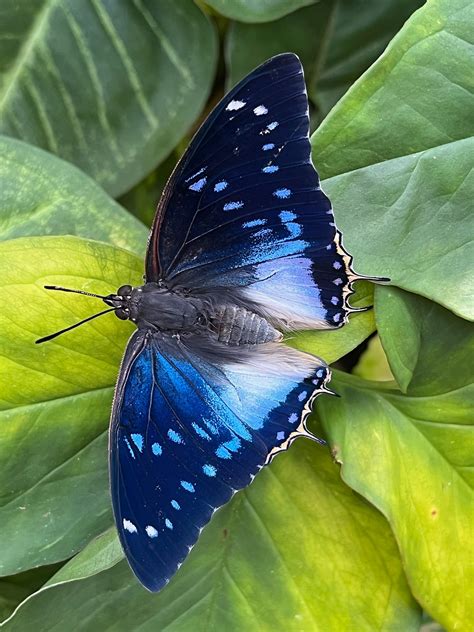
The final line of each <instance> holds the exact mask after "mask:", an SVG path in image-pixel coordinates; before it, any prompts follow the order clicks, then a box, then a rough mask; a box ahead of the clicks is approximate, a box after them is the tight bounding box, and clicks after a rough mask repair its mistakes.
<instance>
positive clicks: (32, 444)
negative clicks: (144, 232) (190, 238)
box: [0, 237, 143, 575]
mask: <svg viewBox="0 0 474 632" xmlns="http://www.w3.org/2000/svg"><path fill="white" fill-rule="evenodd" d="M142 265H143V264H142V261H141V259H139V258H138V257H136V256H134V255H132V254H130V253H128V252H126V251H124V250H119V249H117V248H113V247H112V246H108V245H106V244H102V243H99V242H92V241H85V240H82V239H79V238H77V237H32V238H25V239H15V240H11V241H8V242H3V243H1V244H0V269H1V270H2V275H1V284H2V288H3V291H4V293H5V294H8V301H5V306H4V308H3V309H2V310H1V314H0V331H1V334H0V335H1V347H2V357H1V359H0V392H1V400H0V408H1V411H0V461H1V462H2V467H1V468H0V477H1V482H0V498H1V508H0V523H1V525H2V534H3V537H5V540H6V541H8V543H9V545H8V547H2V553H1V555H0V573H1V574H2V575H8V574H10V573H17V572H19V571H22V570H24V569H27V568H31V567H32V566H35V565H39V564H48V563H51V562H54V561H57V560H60V559H64V558H66V557H69V556H71V555H72V554H73V553H75V552H76V551H77V550H79V549H80V548H81V547H82V546H84V544H86V542H87V541H88V540H90V538H91V537H93V536H94V535H97V534H98V533H100V532H101V531H102V530H103V529H104V528H106V527H107V526H109V525H110V523H111V515H110V509H109V501H108V483H107V460H106V452H107V441H106V435H105V431H106V428H107V421H108V416H109V410H110V403H111V399H112V390H113V385H114V382H115V379H116V375H117V367H118V365H119V362H120V358H121V355H122V353H123V350H124V348H125V343H126V340H127V335H129V334H130V332H131V330H132V326H131V325H130V324H129V323H123V322H121V321H119V320H118V319H117V318H115V316H114V315H113V314H108V315H106V316H103V317H102V318H100V319H98V320H94V321H93V322H92V323H88V324H86V325H83V326H82V327H81V328H80V329H78V330H76V331H73V332H70V333H68V334H66V335H64V336H62V337H60V338H57V339H56V340H55V341H53V342H50V343H46V344H44V345H42V346H37V345H35V344H34V341H35V339H36V338H37V337H39V336H42V335H45V334H48V333H51V332H54V331H56V330H58V329H61V328H62V327H65V326H67V325H68V324H72V323H74V322H76V321H78V320H80V319H81V318H84V317H86V316H88V315H90V314H91V313H94V312H95V311H99V309H100V305H99V304H98V301H96V300H94V299H90V298H87V297H82V296H77V295H69V294H57V293H53V292H47V291H46V290H44V289H43V285H44V284H46V283H49V284H55V283H56V284H61V285H66V286H68V287H77V288H81V289H85V290H90V291H95V292H99V293H109V292H110V291H114V290H115V289H116V288H117V287H118V286H119V285H121V284H123V283H139V281H140V278H141V273H142ZM102 307H103V305H102Z"/></svg>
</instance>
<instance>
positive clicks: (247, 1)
mask: <svg viewBox="0 0 474 632" xmlns="http://www.w3.org/2000/svg"><path fill="white" fill-rule="evenodd" d="M316 1H317V0H206V4H208V5H209V6H210V7H212V8H213V9H215V10H216V11H218V12H219V13H221V14H222V15H225V16H226V17H228V18H232V19H233V20H239V21H240V22H269V21H270V20H276V19H278V18H281V17H282V16H284V15H287V14H288V13H291V12H292V11H296V9H300V8H301V7H306V6H307V5H309V4H313V3H314V2H316Z"/></svg>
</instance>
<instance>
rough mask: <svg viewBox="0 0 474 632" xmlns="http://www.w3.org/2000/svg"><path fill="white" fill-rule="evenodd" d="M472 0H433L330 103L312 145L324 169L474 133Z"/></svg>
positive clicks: (330, 171) (333, 170)
mask: <svg viewBox="0 0 474 632" xmlns="http://www.w3.org/2000/svg"><path fill="white" fill-rule="evenodd" d="M473 19H474V4H473V3H472V2H471V0H428V2H427V3H426V5H425V6H424V7H422V8H421V9H420V10H419V11H417V12H416V13H415V14H414V15H413V16H412V17H411V18H410V20H408V22H407V24H406V25H405V27H404V28H403V29H402V30H401V31H400V33H399V34H398V35H397V36H396V37H395V38H394V39H393V41H392V42H391V43H390V45H389V46H388V48H387V50H386V51H385V53H384V54H383V55H382V56H381V57H380V59H379V60H378V61H377V62H376V63H375V64H374V65H373V66H372V67H371V68H370V69H369V70H368V71H367V73H365V74H364V75H363V76H362V77H361V79H360V80H359V81H358V82H357V83H356V84H355V85H354V87H353V88H352V89H351V90H350V91H349V92H348V93H347V94H346V95H345V97H344V98H343V99H341V101H340V102H339V103H338V104H337V106H336V107H335V108H334V109H333V110H332V111H331V114H330V115H329V116H328V117H327V119H326V120H325V122H324V125H322V126H321V127H320V128H319V129H318V131H317V132H316V134H315V135H314V136H313V145H314V148H315V153H316V155H317V164H318V165H319V168H320V170H321V173H322V176H323V177H324V178H328V177H331V176H335V175H337V174H341V173H345V172H346V171H352V170H354V169H359V168H361V167H366V166H368V165H372V164H375V163H380V162H383V161H385V160H388V159H391V158H398V157H400V156H408V155H411V154H415V153H416V152H420V151H423V150H425V149H429V148H435V147H438V146H440V145H444V144H445V143H453V142H454V141H457V140H461V139H464V138H467V137H470V136H472V135H473V128H474V119H473V117H472V111H473V109H474V96H473V83H474V75H473V73H472V63H473V50H472V46H471V45H470V42H471V40H472V29H471V24H472V21H473Z"/></svg>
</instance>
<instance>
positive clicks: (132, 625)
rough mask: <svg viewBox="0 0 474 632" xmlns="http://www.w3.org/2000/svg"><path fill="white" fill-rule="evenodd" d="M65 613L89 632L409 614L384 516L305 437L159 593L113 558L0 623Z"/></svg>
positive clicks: (317, 627)
mask: <svg viewBox="0 0 474 632" xmlns="http://www.w3.org/2000/svg"><path fill="white" fill-rule="evenodd" d="M298 481H300V484H298ZM289 525H291V527H290V530H289ZM336 560H337V562H336ZM73 563H74V561H73V562H71V563H70V564H73ZM65 569H66V567H64V569H63V571H64V570H65ZM63 571H60V573H61V572H63ZM58 576H59V574H58ZM79 576H80V575H79ZM53 582H54V579H53ZM337 586H339V587H340V589H337V590H336V589H335V587H337ZM71 617H73V618H74V620H75V621H79V622H80V623H79V629H81V630H91V631H92V630H97V629H101V628H103V627H109V626H112V627H113V628H114V629H115V630H130V629H137V628H138V627H140V628H141V629H144V630H157V629H159V630H162V629H165V628H166V627H169V628H171V629H175V630H180V631H181V630H182V631H184V630H222V629H225V628H228V629H230V630H237V629H239V630H240V629H242V630H249V631H253V630H262V629H265V630H266V629H268V630H270V629H272V630H283V629H285V630H314V631H315V632H317V631H321V632H331V631H333V630H334V631H339V630H348V629H359V630H369V629H370V630H378V629H380V630H381V629H384V630H388V629H403V630H404V632H410V631H412V630H413V631H417V630H418V629H419V621H420V613H419V609H418V606H417V605H416V603H415V602H414V600H413V599H412V597H411V595H410V593H409V590H408V587H407V584H406V581H405V578H404V575H403V572H402V569H401V566H400V560H399V557H398V554H397V550H396V545H395V542H394V540H393V538H392V536H391V533H390V530H389V529H388V527H387V524H386V522H385V520H384V519H383V518H382V517H381V516H380V514H379V513H378V512H377V511H376V510H375V509H374V508H373V507H370V506H369V505H368V504H367V503H365V502H363V501H361V500H360V498H359V497H358V496H356V495H355V494H353V493H352V492H351V491H350V490H349V489H348V488H347V487H346V486H345V485H343V484H342V483H341V481H340V479H339V474H338V470H337V467H336V466H335V465H334V464H333V463H332V461H331V459H330V458H329V455H328V453H327V450H326V449H324V448H320V447H316V446H315V445H313V444H310V443H309V442H304V441H299V442H297V444H296V445H295V446H294V447H293V448H292V450H291V452H288V453H286V454H285V455H282V456H279V457H278V458H277V459H276V461H275V463H273V464H272V465H271V466H270V467H269V468H266V469H265V470H264V471H262V473H261V474H260V475H259V476H258V478H257V479H256V480H255V482H254V483H253V484H252V485H251V486H250V487H249V488H248V489H247V490H246V491H245V492H241V493H239V494H237V496H235V497H234V499H233V500H232V502H231V503H230V504H229V505H227V506H226V508H224V509H223V510H221V511H219V512H218V513H217V514H216V515H215V516H214V518H213V520H212V522H211V524H210V525H209V526H208V527H207V528H206V529H205V530H204V532H203V534H202V536H201V539H200V541H199V543H198V544H197V546H196V547H195V549H194V551H193V552H192V553H191V555H190V557H189V559H188V560H187V561H186V562H185V564H184V565H183V567H182V568H181V569H180V571H179V572H178V574H177V575H176V576H175V578H174V579H173V580H172V582H171V583H170V585H169V586H168V587H167V588H166V589H165V590H163V591H162V592H161V593H159V594H158V595H150V594H149V593H147V592H146V591H145V590H144V589H143V588H141V587H140V586H139V584H138V582H137V581H136V580H135V579H134V578H133V577H132V576H131V573H130V571H129V569H128V567H127V565H126V563H125V562H122V563H120V564H118V565H116V566H114V567H113V568H111V569H110V570H108V571H106V572H103V573H100V574H98V575H95V576H93V577H90V578H89V579H86V580H83V581H81V582H78V583H77V582H76V583H73V584H64V585H62V586H56V587H52V588H50V589H49V590H43V591H42V592H39V593H37V594H36V595H33V596H32V597H31V598H30V599H29V600H28V601H26V602H25V603H24V604H23V605H22V606H20V608H19V609H18V610H17V613H16V614H15V616H14V617H13V618H12V619H10V621H9V623H7V624H6V625H5V629H6V630H8V631H10V630H21V631H22V632H28V630H31V629H33V626H34V629H35V632H41V631H42V630H45V631H46V630H48V631H49V630H51V629H55V628H56V629H63V628H64V627H67V625H68V622H70V620H71Z"/></svg>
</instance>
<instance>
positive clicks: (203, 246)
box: [41, 53, 381, 591]
mask: <svg viewBox="0 0 474 632" xmlns="http://www.w3.org/2000/svg"><path fill="white" fill-rule="evenodd" d="M351 263H352V258H351V257H350V255H349V254H348V253H347V252H346V251H345V249H344V248H343V246H342V241H341V233H340V232H339V231H338V230H337V228H336V226H335V222H334V216H333V213H332V208H331V204H330V201H329V199H328V198H327V196H326V195H325V194H324V192H323V191H322V190H321V186H320V182H319V177H318V174H317V172H316V169H315V168H314V166H313V164H312V161H311V145H310V141H309V117H308V99H307V94H306V88H305V83H304V77H303V69H302V66H301V63H300V61H299V59H298V58H297V57H296V55H293V54H291V53H288V54H283V55H278V56H276V57H273V58H272V59H270V60H268V61H267V62H266V63H264V64H262V65H261V66H259V67H258V68H256V69H255V70H254V71H253V72H252V73H250V74H249V75H248V76H247V77H246V78H245V79H243V80H242V81H241V82H240V83H239V84H238V85H237V86H236V87H235V88H234V89H233V90H232V91H231V92H230V93H229V94H228V95H226V97H224V99H223V100H222V101H221V103H219V104H218V105H217V106H216V108H215V109H214V110H213V112H212V113H211V114H210V115H209V117H208V118H207V120H206V121H205V122H204V124H203V125H202V126H201V128H200V129H199V131H198V132H197V134H196V135H195V137H194V138H193V140H192V141H191V144H190V146H189V148H188V149H187V151H186V152H185V154H184V156H183V157H182V158H181V160H180V162H179V163H178V165H177V167H176V169H175V171H174V172H173V174H172V176H171V178H170V180H169V181H168V183H167V185H166V187H165V190H164V192H163V195H162V198H161V200H160V203H159V205H158V209H157V213H156V216H155V220H154V223H153V226H152V229H151V233H150V239H149V243H148V249H147V254H146V260H145V284H144V285H143V286H141V287H137V288H132V287H131V286H129V285H126V286H122V287H121V288H119V290H118V291H117V293H116V294H115V295H109V296H107V297H99V298H102V299H103V300H104V301H105V303H106V304H107V305H108V306H109V307H110V308H111V309H110V310H106V311H112V310H115V313H116V315H117V316H118V317H119V318H121V319H130V320H131V321H132V322H134V323H135V324H136V326H137V331H136V332H135V333H134V334H133V336H132V337H131V339H130V341H129V343H128V345H127V349H126V352H125V355H124V359H123V361H122V365H121V369H120V374H119V378H118V381H117V386H116V391H115V397H114V404H113V409H112V417H111V424H110V444H109V446H110V447H109V460H110V482H111V493H112V503H113V508H114V515H115V520H116V525H117V529H118V533H119V536H120V540H121V543H122V546H123V549H124V551H125V554H126V556H127V559H128V562H129V564H130V566H131V568H132V570H133V571H134V573H135V574H136V576H137V577H138V578H139V580H140V581H141V582H142V583H143V585H144V586H146V587H147V588H148V589H150V590H153V591H157V590H160V589H161V588H162V587H163V586H165V585H166V584H167V583H168V581H169V580H170V578H171V577H172V576H173V574H174V573H175V572H176V570H177V569H178V568H179V566H180V565H181V563H182V562H183V560H184V559H185V557H186V556H187V555H188V553H189V551H190V549H191V548H192V546H193V545H194V543H195V542H196V540H197V538H198V536H199V533H200V531H201V529H202V528H203V527H204V525H205V524H206V523H207V522H208V521H209V520H210V518H211V517H212V514H213V512H214V511H215V510H216V509H217V508H218V507H220V506H222V505H223V504H225V503H226V502H227V501H228V500H229V499H230V498H231V497H232V495H233V494H234V493H235V492H236V491H237V490H239V489H242V488H244V487H245V486H246V485H248V484H249V483H250V482H251V481H252V480H253V478H254V477H255V475H256V474H257V473H258V471H259V470H260V469H261V468H262V467H263V466H264V465H266V464H268V463H269V462H270V461H271V459H272V458H273V457H274V456H275V455H276V454H278V453H279V452H281V451H283V450H286V449H287V448H288V447H289V445H290V444H291V443H292V442H293V441H294V440H295V439H296V438H298V437H304V436H306V437H308V436H312V435H310V433H309V432H308V430H307V428H306V420H307V417H308V415H309V413H310V411H311V406H312V405H313V402H314V400H315V398H316V397H317V396H318V395H319V394H321V393H324V392H326V393H327V392H330V391H328V389H327V388H326V384H327V382H328V380H329V379H330V370H329V368H328V367H327V365H326V364H325V362H324V361H323V360H321V359H320V358H317V357H316V356H313V355H310V354H306V353H302V352H300V351H296V350H294V349H291V348H289V347H287V346H285V345H284V344H282V342H281V340H282V332H286V331H292V330H295V329H334V328H338V327H341V326H342V325H344V323H346V322H347V320H348V316H349V314H350V313H351V312H353V311H360V310H357V309H354V308H352V307H351V306H350V305H349V302H348V298H349V296H350V295H351V293H352V292H353V288H352V284H353V282H354V281H356V280H357V279H358V278H364V277H360V276H357V275H356V274H355V273H354V271H353V270H352V267H351ZM370 280H375V281H377V280H381V279H377V278H375V279H374V278H372V279H370ZM50 289H59V288H55V287H52V288H50ZM82 293H84V292H82ZM102 313H104V312H102ZM50 338H51V336H49V337H46V338H43V339H41V341H44V340H47V339H50ZM313 438H314V437H313Z"/></svg>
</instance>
